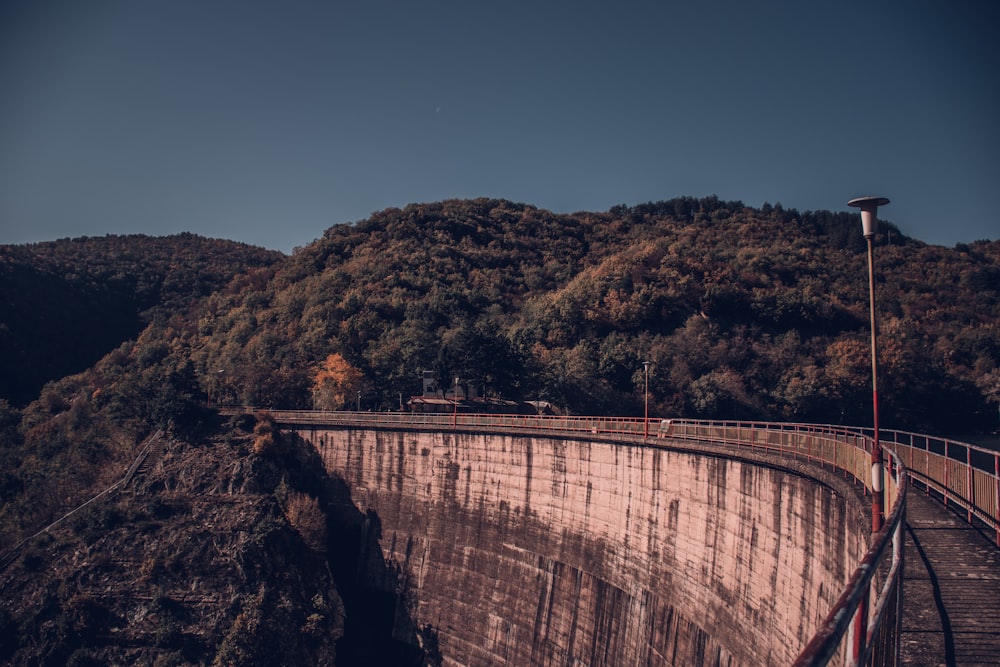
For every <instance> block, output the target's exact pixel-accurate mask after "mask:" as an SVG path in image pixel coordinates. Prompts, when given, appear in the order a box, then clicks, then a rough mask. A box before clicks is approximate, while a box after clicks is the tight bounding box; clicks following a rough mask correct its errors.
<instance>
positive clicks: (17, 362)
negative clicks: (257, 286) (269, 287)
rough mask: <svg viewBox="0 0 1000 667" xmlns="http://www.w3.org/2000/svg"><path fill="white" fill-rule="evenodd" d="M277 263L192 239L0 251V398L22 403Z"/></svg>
mask: <svg viewBox="0 0 1000 667" xmlns="http://www.w3.org/2000/svg"><path fill="white" fill-rule="evenodd" d="M282 257H283V255H282V254H281V253H277V252H272V251H268V250H263V249H261V248H254V247H251V246H248V245H245V244H242V243H234V242H232V241H220V240H215V239H206V238H202V237H200V236H195V235H193V234H179V235H176V236H170V237H162V238H155V237H149V236H141V235H132V236H104V237H94V238H87V237H84V238H76V239H63V240H60V241H52V242H47V243H34V244H26V245H7V246H0V368H3V373H2V374H0V398H4V399H7V400H9V401H11V402H12V403H15V404H18V405H22V404H25V403H27V402H29V401H30V400H32V399H34V398H36V397H37V396H38V392H39V390H40V389H41V387H42V385H43V384H44V383H45V382H47V381H49V380H56V379H59V378H61V377H63V376H66V375H69V374H70V373H77V372H79V371H82V370H84V369H86V368H88V367H89V366H91V365H93V364H94V363H95V362H96V361H97V360H98V359H100V358H101V357H102V356H104V355H105V354H107V353H108V352H110V351H111V350H113V349H114V348H116V347H117V346H118V345H119V344H121V343H122V342H123V341H125V340H128V339H130V338H135V337H136V336H138V335H139V332H140V331H142V329H143V328H144V327H145V325H146V324H147V323H148V322H149V321H150V320H152V319H154V318H155V317H157V316H160V317H163V316H165V315H166V314H167V313H169V312H172V311H174V310H177V309H179V308H186V307H187V305H188V302H189V301H190V300H191V299H194V298H199V297H203V296H206V295H208V294H210V293H211V292H213V291H215V290H218V289H219V288H221V287H222V286H224V285H226V284H227V283H228V282H229V281H230V280H231V279H232V278H233V276H234V275H236V274H238V273H242V272H244V271H246V270H248V269H250V268H253V267H260V266H268V265H270V264H274V263H275V262H277V261H279V260H280V259H281V258H282Z"/></svg>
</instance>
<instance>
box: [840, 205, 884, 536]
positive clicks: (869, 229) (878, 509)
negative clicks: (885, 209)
mask: <svg viewBox="0 0 1000 667" xmlns="http://www.w3.org/2000/svg"><path fill="white" fill-rule="evenodd" d="M888 203H889V200H888V199H886V198H885V197H858V198H857V199H852V200H851V201H849V202H847V205H848V206H854V207H855V208H860V209H861V227H862V229H863V231H864V235H865V240H866V241H867V242H868V303H869V307H870V310H871V329H872V417H873V426H874V434H873V437H874V439H873V441H872V530H873V531H875V532H878V531H879V530H881V529H882V523H883V521H884V518H885V510H884V509H883V502H884V501H883V493H884V492H883V490H882V489H883V484H882V482H883V480H882V443H881V442H880V441H879V430H878V356H877V350H878V344H877V343H878V327H877V326H876V322H875V231H876V229H877V227H878V221H877V219H876V217H875V214H876V212H877V211H878V207H879V206H885V205H886V204H888Z"/></svg>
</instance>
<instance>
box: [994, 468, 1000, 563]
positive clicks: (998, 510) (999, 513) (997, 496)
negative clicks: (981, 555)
mask: <svg viewBox="0 0 1000 667" xmlns="http://www.w3.org/2000/svg"><path fill="white" fill-rule="evenodd" d="M993 526H994V528H995V529H996V533H997V546H998V547H1000V454H994V455H993Z"/></svg>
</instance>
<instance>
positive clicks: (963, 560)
mask: <svg viewBox="0 0 1000 667" xmlns="http://www.w3.org/2000/svg"><path fill="white" fill-rule="evenodd" d="M907 500H908V502H907V531H906V554H905V558H906V569H905V572H904V577H903V595H904V603H903V607H904V612H903V635H902V649H901V652H902V662H903V664H904V665H916V666H919V667H923V666H925V665H928V666H929V665H945V666H946V667H952V666H958V665H1000V549H998V548H997V547H996V544H995V543H994V542H993V541H992V540H993V539H995V538H994V537H993V536H992V535H991V534H988V533H984V532H981V531H979V530H977V529H976V528H974V527H972V526H970V525H968V524H967V523H966V522H965V521H964V520H963V519H964V517H959V516H956V515H955V514H954V513H953V512H951V511H950V510H949V509H946V508H945V507H944V506H943V505H942V504H941V503H939V502H938V501H937V500H935V499H933V498H930V497H928V496H927V495H925V494H924V492H923V489H921V488H919V487H911V488H910V493H909V497H908V499H907Z"/></svg>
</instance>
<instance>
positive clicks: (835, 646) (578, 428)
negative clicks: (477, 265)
mask: <svg viewBox="0 0 1000 667" xmlns="http://www.w3.org/2000/svg"><path fill="white" fill-rule="evenodd" d="M272 414H273V416H274V417H275V419H276V420H277V421H278V422H279V423H280V424H286V425H289V426H294V425H303V424H315V425H321V424H322V425H339V426H345V427H346V426H353V427H375V428H408V429H414V428H416V429H433V430H448V429H455V428H457V429H464V430H473V431H476V430H478V431H496V430H499V431H518V432H543V433H548V434H562V435H574V436H581V435H583V436H589V437H599V438H601V439H609V438H610V439H616V440H621V441H625V442H629V443H632V444H637V445H642V444H647V445H650V444H657V443H665V441H666V440H670V441H674V442H683V443H685V446H693V447H695V448H697V447H699V446H703V447H706V448H707V447H711V448H713V449H717V448H718V447H720V446H721V447H723V448H732V449H735V450H740V449H749V450H757V451H763V452H769V453H773V454H776V455H780V456H787V457H791V458H794V459H798V460H805V461H812V462H815V463H818V464H820V465H823V466H830V467H831V468H835V469H837V470H840V471H843V473H844V474H845V475H847V476H850V477H853V478H854V479H855V480H856V482H857V483H859V484H862V485H864V487H865V489H866V492H867V491H870V490H871V487H872V479H871V475H872V466H871V460H870V451H871V437H872V436H871V431H870V430H869V429H864V428H854V427H838V426H829V425H821V424H789V423H773V422H737V421H700V420H688V419H656V420H651V421H649V422H648V423H647V421H646V420H644V419H641V418H632V417H555V416H534V415H531V416H526V415H481V414H466V413H461V412H458V413H451V414H445V413H430V414H419V413H404V412H398V413H386V412H382V413H379V412H316V411H272ZM647 433H648V436H647V435H646V434H647ZM880 435H881V436H882V445H883V447H884V448H885V451H886V457H887V463H888V466H887V467H886V469H885V472H884V475H885V479H884V480H883V481H884V483H883V488H884V489H885V491H886V492H885V494H884V495H885V508H884V510H885V515H886V521H885V524H884V526H883V528H882V529H881V530H880V531H879V532H878V533H877V534H875V535H874V536H873V537H872V543H871V546H870V547H869V550H868V551H867V553H866V554H865V556H864V557H863V558H862V560H861V562H860V563H859V564H858V567H857V569H856V570H855V571H854V573H853V575H852V576H851V578H850V580H849V581H848V582H847V586H846V588H845V590H844V591H843V594H842V595H841V596H840V598H839V600H838V601H837V603H836V604H835V605H834V607H833V608H832V609H831V610H830V612H829V615H828V616H827V618H826V620H825V621H824V623H823V624H822V626H821V627H820V628H819V630H818V631H817V632H816V634H815V635H814V636H813V638H812V640H810V642H809V643H808V644H807V645H806V647H805V648H804V649H803V651H802V653H801V654H800V656H799V658H798V660H797V661H796V663H795V664H796V665H827V664H831V663H832V662H836V663H839V664H847V665H862V664H865V665H893V664H898V662H899V637H900V629H901V619H902V600H903V590H902V571H903V554H904V548H903V545H904V534H903V531H904V529H905V525H906V490H907V479H908V473H912V475H913V478H914V479H915V481H917V482H919V483H921V484H922V485H923V486H924V488H925V489H927V490H928V492H929V491H931V490H933V491H935V492H936V493H938V494H940V495H941V497H942V499H943V501H944V502H945V503H946V504H947V503H949V502H951V503H957V504H959V505H961V506H962V507H964V508H967V510H968V519H969V520H970V521H972V518H973V517H974V516H975V517H978V518H979V519H981V520H982V521H984V522H986V523H987V524H989V525H990V526H992V527H993V529H994V530H995V531H997V542H998V545H1000V521H998V517H1000V455H998V454H997V453H995V452H990V451H988V450H985V449H981V448H977V447H974V446H972V445H968V444H964V443H958V442H954V441H949V440H940V439H935V438H932V437H930V436H923V435H917V434H910V433H904V432H896V431H885V430H882V431H881V432H880ZM963 457H964V458H963ZM990 463H992V465H993V469H992V471H990V470H989V469H988V464H990Z"/></svg>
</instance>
